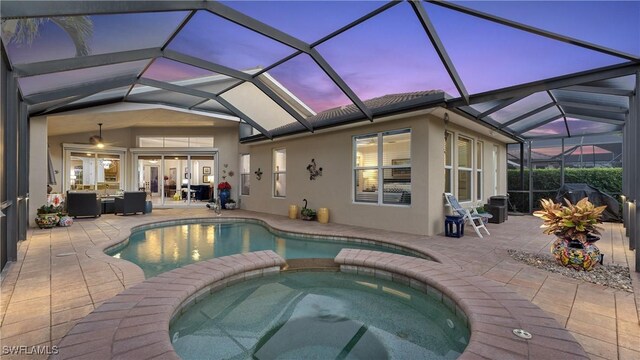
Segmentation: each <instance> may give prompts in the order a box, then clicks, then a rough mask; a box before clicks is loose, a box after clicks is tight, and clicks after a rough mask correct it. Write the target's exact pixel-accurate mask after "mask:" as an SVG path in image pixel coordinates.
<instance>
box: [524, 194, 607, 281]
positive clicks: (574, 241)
mask: <svg viewBox="0 0 640 360" xmlns="http://www.w3.org/2000/svg"><path fill="white" fill-rule="evenodd" d="M565 202H566V203H567V206H563V205H562V204H556V203H554V202H553V201H552V200H551V199H549V200H545V199H543V200H541V201H540V204H541V205H542V210H539V211H536V212H534V213H533V215H535V216H537V217H539V218H541V219H542V220H543V221H544V223H543V224H542V226H540V227H541V228H543V229H544V233H545V234H548V235H552V234H553V235H556V236H557V237H558V239H556V241H554V242H553V245H551V253H552V254H553V256H554V257H555V258H556V260H557V261H558V262H559V263H560V264H562V265H563V266H566V267H571V268H573V269H575V270H586V271H589V270H591V269H593V267H594V266H595V265H596V264H598V263H599V262H601V260H602V254H601V253H600V250H599V249H598V247H597V246H596V245H595V242H596V241H598V240H599V239H600V238H599V237H598V236H596V235H600V232H599V230H601V229H602V228H600V227H599V226H598V224H599V223H601V221H600V217H601V215H602V212H603V211H604V210H605V209H606V208H607V207H606V206H598V207H596V206H594V205H593V204H592V203H591V202H589V200H588V199H587V198H584V199H582V200H580V201H578V202H577V203H576V204H575V205H574V204H572V203H571V202H570V201H569V200H566V199H565Z"/></svg>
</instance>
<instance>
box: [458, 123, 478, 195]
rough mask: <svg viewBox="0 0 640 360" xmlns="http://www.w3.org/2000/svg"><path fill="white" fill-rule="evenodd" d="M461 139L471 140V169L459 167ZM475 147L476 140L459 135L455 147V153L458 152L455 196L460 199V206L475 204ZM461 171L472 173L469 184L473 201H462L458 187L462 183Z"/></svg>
mask: <svg viewBox="0 0 640 360" xmlns="http://www.w3.org/2000/svg"><path fill="white" fill-rule="evenodd" d="M460 138H463V139H466V140H469V141H470V142H471V167H461V166H460V165H459V161H460V159H459V156H458V140H459V139H460ZM473 145H474V138H472V137H470V136H467V135H461V134H457V136H456V141H455V146H454V147H455V151H456V153H455V156H454V160H455V165H456V188H455V190H456V191H455V195H456V198H457V199H458V201H459V202H460V204H473V203H474V202H475V200H474V195H475V191H474V190H473V188H474V186H475V180H474V178H473V177H474V175H475V174H474V168H473V163H474V162H475V160H474V157H475V151H474V146H473ZM460 171H468V172H470V173H471V176H469V177H470V180H471V181H470V184H469V186H470V187H471V189H470V190H471V194H470V195H471V199H469V200H462V199H460V194H459V193H458V189H459V188H458V185H459V182H460Z"/></svg>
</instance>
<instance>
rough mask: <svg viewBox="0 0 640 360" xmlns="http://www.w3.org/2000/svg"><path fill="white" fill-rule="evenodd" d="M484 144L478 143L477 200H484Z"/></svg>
mask: <svg viewBox="0 0 640 360" xmlns="http://www.w3.org/2000/svg"><path fill="white" fill-rule="evenodd" d="M483 149H484V147H483V144H482V142H481V141H477V142H476V198H477V199H478V200H482V156H483V155H484V153H483Z"/></svg>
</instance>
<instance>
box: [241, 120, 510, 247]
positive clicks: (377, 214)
mask: <svg viewBox="0 0 640 360" xmlns="http://www.w3.org/2000/svg"><path fill="white" fill-rule="evenodd" d="M403 128H411V132H412V141H411V164H412V183H411V186H412V204H411V206H389V205H377V204H363V203H354V202H353V190H352V186H353V160H352V156H353V155H352V154H353V148H352V137H353V136H354V135H362V134H368V133H375V132H380V131H386V130H394V129H403ZM447 130H448V131H453V132H456V133H462V134H464V135H466V136H470V137H473V138H475V139H478V140H481V141H483V142H484V160H485V168H486V169H488V168H489V167H488V164H490V163H491V161H492V159H491V158H492V154H491V151H492V149H493V144H496V145H498V146H499V149H500V157H499V163H500V165H499V174H500V178H501V179H502V180H501V183H500V184H499V188H500V191H501V193H503V194H504V193H506V183H505V182H506V177H505V176H506V175H505V174H506V172H505V169H506V155H505V154H506V151H505V146H504V144H503V143H501V142H499V141H497V140H495V139H492V138H491V137H489V136H485V135H481V134H478V133H476V132H473V131H469V130H467V129H465V128H463V127H459V126H456V125H451V124H449V125H448V126H447ZM444 132H445V125H444V121H443V120H442V119H439V118H437V117H435V116H433V115H421V116H414V117H411V118H406V119H402V120H393V121H388V122H381V123H375V122H374V123H363V125H362V126H359V127H354V128H350V129H346V130H338V131H332V132H328V133H323V134H314V135H311V136H305V137H300V138H296V139H291V140H281V141H273V142H270V143H265V144H258V145H249V146H241V151H243V152H247V153H250V154H251V174H252V175H251V176H252V178H251V194H250V195H249V196H242V197H241V206H242V208H244V209H248V210H254V211H262V212H268V213H274V214H281V215H286V214H287V212H288V206H289V205H290V204H298V205H299V206H302V199H304V198H306V199H307V200H308V201H309V207H311V208H315V209H317V208H320V207H327V208H329V210H330V218H331V222H336V223H343V224H350V225H358V226H366V227H371V228H379V229H388V230H395V231H403V232H410V233H415V234H425V235H432V234H437V233H441V232H443V231H444V227H443V222H444V212H445V207H444V201H443V196H442V193H443V192H444V184H445V181H444V165H443V164H444ZM278 148H286V149H287V189H286V190H287V196H286V198H274V197H273V196H272V193H273V190H272V187H273V176H272V153H273V150H274V149H278ZM312 158H314V159H315V161H316V163H317V165H318V166H321V167H322V168H323V174H322V176H321V177H318V178H317V179H316V180H313V181H311V180H309V173H308V171H307V170H306V167H307V165H308V164H309V162H310V161H311V159H312ZM258 168H260V169H261V170H262V172H263V173H264V174H263V176H262V180H260V181H258V180H256V179H255V175H253V173H254V172H255V171H256V170H257V169H258ZM492 176H493V175H492V174H491V172H490V171H488V170H487V171H484V172H483V177H484V186H483V188H484V194H485V195H487V196H485V198H488V196H490V195H492V186H493V177H492Z"/></svg>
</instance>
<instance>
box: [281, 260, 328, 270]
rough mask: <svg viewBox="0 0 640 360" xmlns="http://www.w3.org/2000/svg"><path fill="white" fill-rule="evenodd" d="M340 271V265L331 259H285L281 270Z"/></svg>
mask: <svg viewBox="0 0 640 360" xmlns="http://www.w3.org/2000/svg"><path fill="white" fill-rule="evenodd" d="M307 270H313V271H340V265H339V264H336V263H335V261H334V260H333V259H322V258H314V259H287V264H286V265H285V266H284V267H283V268H282V271H307Z"/></svg>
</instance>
